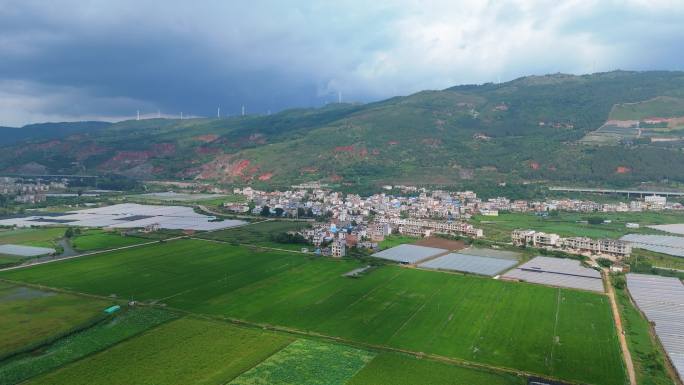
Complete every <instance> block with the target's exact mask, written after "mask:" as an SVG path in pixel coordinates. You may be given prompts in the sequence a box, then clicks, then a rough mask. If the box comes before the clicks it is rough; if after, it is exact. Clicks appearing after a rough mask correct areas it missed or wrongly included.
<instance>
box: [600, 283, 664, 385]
mask: <svg viewBox="0 0 684 385" xmlns="http://www.w3.org/2000/svg"><path fill="white" fill-rule="evenodd" d="M602 275H603V277H604V280H603V281H604V282H605V283H606V289H607V291H608V299H609V301H610V309H611V310H612V312H613V322H614V323H615V331H616V332H617V334H618V341H619V342H620V349H621V350H622V358H623V362H624V364H625V368H626V369H627V376H628V377H629V383H630V385H637V379H636V372H635V370H634V361H632V352H630V351H629V345H627V337H626V336H625V329H624V327H623V326H622V318H620V309H619V308H618V304H617V299H616V298H615V289H614V288H613V284H612V283H611V282H610V278H609V277H608V275H607V273H606V271H605V270H604V271H602ZM628 295H629V294H628ZM630 298H631V295H630ZM665 356H666V357H667V355H665Z"/></svg>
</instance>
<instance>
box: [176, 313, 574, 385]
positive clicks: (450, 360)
mask: <svg viewBox="0 0 684 385" xmlns="http://www.w3.org/2000/svg"><path fill="white" fill-rule="evenodd" d="M168 309H169V310H173V311H178V312H181V313H184V314H187V315H189V316H192V317H197V318H202V319H207V320H214V321H222V322H229V323H232V324H234V325H237V326H242V327H248V328H258V329H262V330H270V331H274V332H280V333H285V334H290V335H293V336H299V337H304V338H317V339H323V340H326V341H331V342H335V343H340V344H344V345H348V346H354V347H358V348H364V349H368V350H374V351H377V352H390V353H400V354H405V355H410V356H413V357H416V358H426V359H429V360H432V361H438V362H443V363H447V364H450V365H455V366H460V367H464V368H471V369H478V370H483V371H489V372H495V373H496V372H498V373H507V374H513V375H516V376H522V377H526V378H527V377H538V378H544V379H546V380H551V381H559V382H562V383H564V384H568V385H580V383H579V382H577V381H572V380H565V379H560V378H557V377H552V376H549V375H544V374H538V373H531V372H527V371H525V370H521V369H515V368H509V367H505V366H494V365H490V364H486V363H480V362H474V361H469V360H464V359H460V358H454V357H446V356H441V355H438V354H432V353H424V352H417V351H413V350H408V349H402V348H395V347H391V346H388V345H378V344H370V343H365V342H360V341H354V340H349V339H346V338H344V337H336V336H331V335H327V334H323V333H318V332H313V331H307V330H300V329H295V328H289V327H285V326H277V325H271V324H262V323H258V322H251V321H246V320H241V319H236V318H231V317H227V316H220V315H211V314H200V313H193V312H190V311H187V310H182V309H176V308H168Z"/></svg>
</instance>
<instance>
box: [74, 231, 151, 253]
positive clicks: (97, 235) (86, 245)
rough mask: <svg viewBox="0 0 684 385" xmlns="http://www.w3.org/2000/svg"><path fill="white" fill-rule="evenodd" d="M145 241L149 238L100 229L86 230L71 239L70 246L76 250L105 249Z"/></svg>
mask: <svg viewBox="0 0 684 385" xmlns="http://www.w3.org/2000/svg"><path fill="white" fill-rule="evenodd" d="M145 242H150V240H149V239H144V238H138V237H134V236H122V235H120V234H119V233H117V232H107V231H102V230H87V231H84V232H83V233H82V234H81V235H78V236H76V237H74V238H73V239H72V240H71V244H72V246H73V247H74V248H75V249H76V250H78V251H93V250H107V249H114V248H117V247H123V246H130V245H137V244H140V243H145Z"/></svg>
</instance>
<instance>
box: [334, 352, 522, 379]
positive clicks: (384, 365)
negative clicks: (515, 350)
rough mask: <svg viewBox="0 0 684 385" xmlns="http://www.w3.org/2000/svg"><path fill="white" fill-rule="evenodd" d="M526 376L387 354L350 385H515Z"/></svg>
mask: <svg viewBox="0 0 684 385" xmlns="http://www.w3.org/2000/svg"><path fill="white" fill-rule="evenodd" d="M525 383H526V381H525V380H524V379H523V378H520V377H516V376H513V375H508V374H497V373H490V372H485V371H479V370H475V369H468V368H462V367H458V366H452V365H448V364H444V363H441V362H435V361H429V360H424V359H417V358H414V357H410V356H404V355H398V354H390V353H383V354H379V355H378V356H377V357H375V359H373V361H371V362H370V364H368V365H366V367H365V368H363V369H362V370H361V371H360V372H359V373H358V374H357V375H356V376H355V377H354V378H353V379H352V380H351V381H349V382H347V385H386V384H392V385H416V384H420V385H473V384H483V385H484V384H486V385H513V384H518V385H522V384H525Z"/></svg>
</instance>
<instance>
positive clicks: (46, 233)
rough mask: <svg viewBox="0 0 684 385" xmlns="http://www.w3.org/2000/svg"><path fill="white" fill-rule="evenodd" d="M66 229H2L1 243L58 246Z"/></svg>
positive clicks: (0, 230) (0, 232) (0, 234)
mask: <svg viewBox="0 0 684 385" xmlns="http://www.w3.org/2000/svg"><path fill="white" fill-rule="evenodd" d="M65 230H66V228H64V227H44V228H30V229H0V244H8V243H11V244H17V245H27V246H38V247H52V248H57V247H58V245H57V240H58V239H59V238H62V237H63V236H64V231H65Z"/></svg>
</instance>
